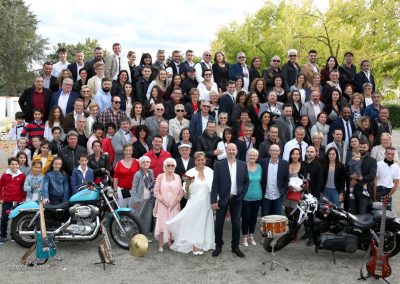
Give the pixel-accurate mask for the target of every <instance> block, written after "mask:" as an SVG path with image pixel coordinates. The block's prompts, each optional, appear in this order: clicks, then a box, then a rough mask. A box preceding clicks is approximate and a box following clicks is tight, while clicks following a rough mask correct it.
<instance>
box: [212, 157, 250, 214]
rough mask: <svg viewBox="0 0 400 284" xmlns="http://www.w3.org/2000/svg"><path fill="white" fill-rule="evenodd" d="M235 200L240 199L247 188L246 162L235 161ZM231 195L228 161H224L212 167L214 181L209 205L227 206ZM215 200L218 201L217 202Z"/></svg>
mask: <svg viewBox="0 0 400 284" xmlns="http://www.w3.org/2000/svg"><path fill="white" fill-rule="evenodd" d="M236 185H237V198H238V199H242V198H243V196H245V194H246V192H247V189H248V187H249V173H248V171H247V164H246V162H243V161H240V160H236ZM230 195H231V175H230V173H229V165H228V160H227V159H224V160H222V161H219V162H217V163H215V165H214V179H213V183H212V188H211V203H217V202H218V204H219V205H220V206H227V205H228V203H229V199H230ZM217 198H219V200H218V201H217Z"/></svg>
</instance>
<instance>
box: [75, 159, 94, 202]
mask: <svg viewBox="0 0 400 284" xmlns="http://www.w3.org/2000/svg"><path fill="white" fill-rule="evenodd" d="M78 162H79V166H78V167H77V168H75V169H74V170H73V171H72V177H71V187H72V195H74V194H75V193H77V192H78V188H79V186H81V185H82V183H84V182H87V181H93V180H94V174H93V170H92V169H91V168H89V167H88V163H89V156H88V155H87V154H82V155H80V157H79V160H78Z"/></svg>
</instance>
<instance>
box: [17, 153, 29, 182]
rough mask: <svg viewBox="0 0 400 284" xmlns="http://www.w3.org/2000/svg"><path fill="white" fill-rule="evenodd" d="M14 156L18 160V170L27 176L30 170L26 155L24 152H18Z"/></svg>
mask: <svg viewBox="0 0 400 284" xmlns="http://www.w3.org/2000/svg"><path fill="white" fill-rule="evenodd" d="M16 158H17V160H18V164H19V170H20V171H21V172H23V173H24V174H25V175H26V176H27V175H28V174H29V172H30V171H31V169H30V168H29V164H28V156H27V155H26V154H25V152H18V153H17V156H16Z"/></svg>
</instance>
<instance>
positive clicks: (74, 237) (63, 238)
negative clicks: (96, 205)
mask: <svg viewBox="0 0 400 284" xmlns="http://www.w3.org/2000/svg"><path fill="white" fill-rule="evenodd" d="M96 224H97V225H96V228H95V229H94V231H93V233H92V234H91V235H89V236H79V235H61V236H55V239H56V240H60V241H71V240H72V241H73V240H88V239H92V238H94V237H95V236H96V235H97V233H98V232H99V229H100V220H99V217H98V216H97V217H96ZM57 231H58V230H57Z"/></svg>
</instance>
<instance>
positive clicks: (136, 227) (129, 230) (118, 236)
mask: <svg viewBox="0 0 400 284" xmlns="http://www.w3.org/2000/svg"><path fill="white" fill-rule="evenodd" d="M118 214H119V216H120V219H119V221H120V223H121V225H122V227H123V228H124V230H125V232H126V234H124V233H123V232H122V231H121V229H120V228H119V226H118V223H117V222H116V221H115V219H114V218H112V219H111V222H110V235H111V238H112V240H113V241H114V243H116V244H117V246H119V247H120V248H122V249H125V250H129V241H130V240H131V239H132V237H133V236H134V235H136V234H143V228H142V224H141V223H140V221H139V218H138V217H137V216H136V215H135V214H133V213H132V212H119V213H118Z"/></svg>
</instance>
